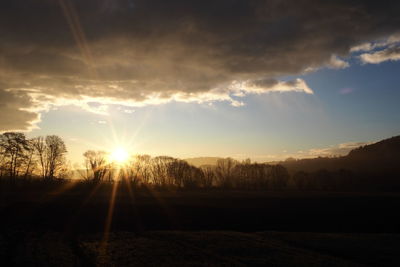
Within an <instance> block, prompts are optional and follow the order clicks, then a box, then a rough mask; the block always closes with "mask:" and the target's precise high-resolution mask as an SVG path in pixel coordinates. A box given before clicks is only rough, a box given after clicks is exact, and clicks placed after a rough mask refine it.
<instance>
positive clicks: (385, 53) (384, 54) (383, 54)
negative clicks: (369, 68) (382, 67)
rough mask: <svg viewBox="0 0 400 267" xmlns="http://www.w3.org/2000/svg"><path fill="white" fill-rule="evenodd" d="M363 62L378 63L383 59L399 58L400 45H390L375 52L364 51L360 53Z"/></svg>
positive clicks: (395, 59) (393, 59)
mask: <svg viewBox="0 0 400 267" xmlns="http://www.w3.org/2000/svg"><path fill="white" fill-rule="evenodd" d="M360 59H361V62H362V63H364V64H367V63H368V64H379V63H382V62H385V61H397V60H400V46H398V47H391V48H387V49H384V50H381V51H377V52H371V53H364V54H361V55H360Z"/></svg>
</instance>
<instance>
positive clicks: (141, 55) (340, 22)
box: [0, 0, 400, 130]
mask: <svg viewBox="0 0 400 267" xmlns="http://www.w3.org/2000/svg"><path fill="white" fill-rule="evenodd" d="M132 3H133V4H132ZM399 10H400V3H399V2H398V1H394V0H393V1H390V0H389V1H385V4H384V5H383V4H381V3H377V2H376V1H361V0H359V1H316V0H300V1H280V0H272V1H261V0H251V1H248V0H236V1H231V0H221V1H211V0H205V1H183V0H170V1H162V0H136V1H133V2H132V1H126V0H114V1H110V0H87V1H78V0H60V1H35V0H13V1H7V2H5V3H2V8H1V9H0V36H1V38H2V41H1V42H0V81H2V82H3V84H2V86H1V87H0V88H1V90H2V94H3V95H4V96H3V95H2V96H3V97H4V99H12V101H13V102H12V103H13V104H12V103H11V102H10V104H7V109H6V108H5V106H4V105H5V104H4V105H2V106H1V108H2V109H6V110H7V112H8V113H7V114H10V116H9V118H2V120H3V121H2V123H1V124H0V125H1V128H2V129H25V130H27V129H30V128H31V127H33V125H34V123H35V122H37V121H38V120H39V119H40V116H39V113H40V112H43V111H44V110H48V109H49V108H52V107H54V106H57V105H64V104H75V105H79V106H81V107H82V108H85V109H86V110H88V111H91V112H97V113H103V114H106V113H107V110H106V109H105V108H104V109H102V108H100V109H98V108H96V106H94V105H93V103H98V105H99V106H106V105H110V104H119V105H125V106H128V107H140V106H144V105H155V104H162V103H167V102H170V101H184V102H196V103H204V102H209V103H211V102H214V101H227V102H230V103H231V104H232V105H234V106H241V105H243V104H245V103H244V102H243V101H242V100H240V99H238V98H240V97H243V96H245V95H247V94H260V93H268V92H275V91H278V92H283V91H285V92H286V91H296V92H303V93H312V90H311V89H310V88H309V87H308V86H307V85H306V84H305V82H304V81H302V80H294V81H292V82H285V81H279V78H278V77H282V76H287V75H297V74H301V73H303V72H304V71H305V70H306V69H310V68H319V67H321V66H325V65H326V64H327V62H328V65H329V64H330V66H331V67H335V68H344V67H347V64H348V63H346V62H345V61H343V60H342V59H340V57H345V56H346V55H347V54H348V53H349V51H350V49H351V48H352V47H355V46H356V45H358V44H362V43H367V42H370V41H371V40H376V39H379V38H384V37H387V36H389V35H391V34H392V33H394V32H396V31H397V30H398V28H399V26H400V19H399V16H398V11H399ZM332 55H335V56H332ZM336 55H337V56H336ZM260 80H270V81H274V82H272V84H271V85H270V86H267V85H263V86H261V85H260V84H258V85H256V83H257V82H255V81H260ZM238 85H241V87H238ZM27 90H28V91H27ZM0 101H5V100H3V99H2V100H0ZM2 103H3V102H2ZM3 114H4V113H3ZM13 116H15V119H12V117H13Z"/></svg>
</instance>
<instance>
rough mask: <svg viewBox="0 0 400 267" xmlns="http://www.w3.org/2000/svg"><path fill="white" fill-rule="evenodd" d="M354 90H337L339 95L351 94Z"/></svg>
mask: <svg viewBox="0 0 400 267" xmlns="http://www.w3.org/2000/svg"><path fill="white" fill-rule="evenodd" d="M354 91H355V90H354V88H350V87H345V88H342V89H340V90H339V94H341V95H348V94H351V93H353V92H354Z"/></svg>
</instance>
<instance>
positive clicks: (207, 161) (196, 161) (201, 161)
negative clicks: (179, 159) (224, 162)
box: [184, 157, 223, 167]
mask: <svg viewBox="0 0 400 267" xmlns="http://www.w3.org/2000/svg"><path fill="white" fill-rule="evenodd" d="M219 159H223V158H220V157H197V158H187V159H184V160H185V161H186V162H187V163H189V164H190V165H193V166H196V167H200V166H203V165H217V161H218V160H219Z"/></svg>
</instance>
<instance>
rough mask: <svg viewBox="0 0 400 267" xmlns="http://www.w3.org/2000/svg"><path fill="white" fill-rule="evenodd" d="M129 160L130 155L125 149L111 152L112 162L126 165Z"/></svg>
mask: <svg viewBox="0 0 400 267" xmlns="http://www.w3.org/2000/svg"><path fill="white" fill-rule="evenodd" d="M128 159H129V153H128V152H127V151H126V150H125V149H123V148H120V147H119V148H116V149H114V150H113V152H111V155H110V160H111V161H113V162H117V163H124V162H126V161H127V160H128Z"/></svg>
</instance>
